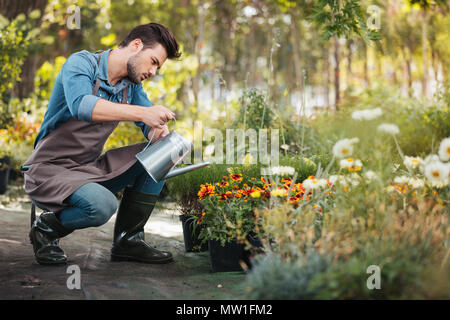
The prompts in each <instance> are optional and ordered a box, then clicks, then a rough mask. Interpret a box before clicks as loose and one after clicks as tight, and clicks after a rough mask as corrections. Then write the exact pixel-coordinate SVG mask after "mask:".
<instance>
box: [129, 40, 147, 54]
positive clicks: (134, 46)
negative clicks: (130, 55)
mask: <svg viewBox="0 0 450 320" xmlns="http://www.w3.org/2000/svg"><path fill="white" fill-rule="evenodd" d="M130 46H131V50H132V51H133V52H138V51H140V50H141V49H142V47H143V46H144V44H143V43H142V40H141V39H139V38H136V39H134V40H133V41H131V42H130Z"/></svg>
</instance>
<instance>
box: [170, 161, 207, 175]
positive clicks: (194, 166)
mask: <svg viewBox="0 0 450 320" xmlns="http://www.w3.org/2000/svg"><path fill="white" fill-rule="evenodd" d="M208 165H210V163H209V161H207V162H202V163H198V164H192V165H190V166H185V167H180V168H173V169H172V170H170V171H169V172H168V173H167V174H166V176H165V177H164V179H168V178H172V177H175V176H178V175H180V174H183V173H186V172H189V171H192V170H196V169H200V168H203V167H206V166H208Z"/></svg>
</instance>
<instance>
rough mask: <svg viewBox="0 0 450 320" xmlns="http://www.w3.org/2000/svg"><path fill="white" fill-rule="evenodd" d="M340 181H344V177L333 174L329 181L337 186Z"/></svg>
mask: <svg viewBox="0 0 450 320" xmlns="http://www.w3.org/2000/svg"><path fill="white" fill-rule="evenodd" d="M340 179H342V176H341V175H336V174H333V175H331V176H329V177H328V180H329V181H330V182H331V183H332V184H335V183H336V182H338V181H339V180H340Z"/></svg>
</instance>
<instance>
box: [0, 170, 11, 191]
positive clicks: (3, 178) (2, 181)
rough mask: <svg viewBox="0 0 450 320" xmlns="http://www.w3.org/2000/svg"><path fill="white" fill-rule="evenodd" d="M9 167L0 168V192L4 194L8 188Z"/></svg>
mask: <svg viewBox="0 0 450 320" xmlns="http://www.w3.org/2000/svg"><path fill="white" fill-rule="evenodd" d="M8 179H9V169H1V170H0V194H4V193H5V192H6V190H7V189H8Z"/></svg>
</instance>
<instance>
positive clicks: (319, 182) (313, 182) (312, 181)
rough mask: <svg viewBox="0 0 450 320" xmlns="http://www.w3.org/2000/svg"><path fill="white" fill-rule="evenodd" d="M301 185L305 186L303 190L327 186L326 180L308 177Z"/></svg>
mask: <svg viewBox="0 0 450 320" xmlns="http://www.w3.org/2000/svg"><path fill="white" fill-rule="evenodd" d="M302 185H303V188H305V190H316V189H320V188H325V187H326V186H327V180H326V179H316V178H308V179H305V180H304V181H303V183H302Z"/></svg>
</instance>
